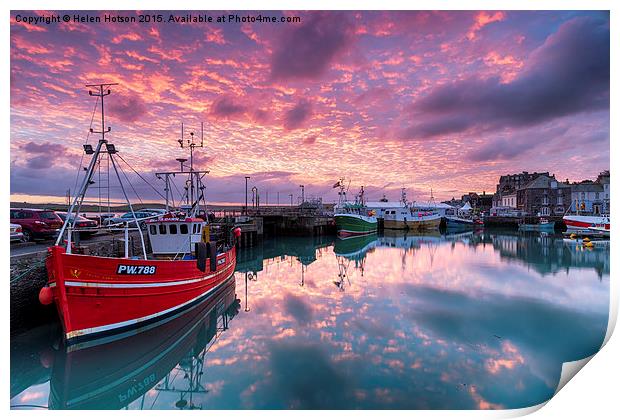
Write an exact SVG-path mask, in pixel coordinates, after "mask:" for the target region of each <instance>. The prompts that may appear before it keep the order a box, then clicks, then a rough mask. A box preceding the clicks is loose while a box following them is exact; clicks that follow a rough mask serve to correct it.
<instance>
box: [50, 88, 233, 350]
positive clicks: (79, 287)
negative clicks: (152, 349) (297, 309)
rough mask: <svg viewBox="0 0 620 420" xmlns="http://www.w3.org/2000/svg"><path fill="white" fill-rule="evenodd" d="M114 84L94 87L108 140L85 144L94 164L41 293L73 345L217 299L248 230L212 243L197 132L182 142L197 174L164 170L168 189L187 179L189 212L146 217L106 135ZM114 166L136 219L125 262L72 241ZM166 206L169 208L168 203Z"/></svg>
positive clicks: (127, 228)
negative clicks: (99, 181) (90, 195)
mask: <svg viewBox="0 0 620 420" xmlns="http://www.w3.org/2000/svg"><path fill="white" fill-rule="evenodd" d="M114 85H116V83H105V84H97V85H87V87H89V88H96V90H95V91H94V92H93V91H89V94H90V96H94V97H96V98H97V104H95V109H96V108H97V105H98V104H99V102H100V108H101V130H100V131H94V130H93V128H91V129H90V133H97V134H100V135H101V138H100V140H99V141H98V143H97V146H96V148H93V147H92V145H88V144H86V145H84V153H85V156H90V163H89V165H88V167H87V168H86V173H85V175H84V177H83V180H82V183H81V186H80V189H79V193H78V194H76V195H75V198H74V199H73V201H72V203H71V206H70V207H69V210H68V212H67V213H68V217H67V218H66V219H65V222H64V224H63V226H62V228H61V229H60V232H59V234H58V238H57V240H56V243H55V244H54V246H51V247H50V248H49V249H48V256H47V259H46V267H47V273H48V282H47V284H46V286H45V287H43V288H42V289H41V291H40V293H39V300H40V302H41V303H42V304H51V303H55V304H56V307H57V310H58V314H59V316H60V320H61V323H62V326H63V330H64V338H65V340H66V342H67V343H70V344H72V343H76V342H79V341H82V340H89V339H94V338H98V337H101V336H105V335H110V334H114V333H120V332H125V331H128V330H133V329H136V328H139V327H143V326H145V325H147V324H152V323H155V322H163V321H164V320H165V319H170V317H172V316H173V315H175V314H178V313H181V312H183V311H184V310H186V309H187V308H189V307H191V306H192V305H195V304H198V303H200V302H202V301H204V300H205V299H207V298H208V297H209V296H212V295H213V294H214V293H215V292H216V291H217V290H219V289H220V288H221V287H222V285H223V284H224V282H225V280H226V279H228V278H230V277H231V276H232V275H233V273H234V269H235V264H236V247H235V242H236V238H238V236H239V235H240V233H241V232H240V230H239V229H238V228H237V229H234V230H232V231H230V232H226V235H225V238H223V239H220V240H212V238H211V235H210V233H209V223H208V221H207V220H205V219H206V218H204V216H203V217H202V218H201V217H200V216H201V214H202V213H200V212H199V210H200V208H201V206H204V208H205V209H206V201H205V197H204V189H205V188H204V185H203V183H202V179H203V177H204V176H205V175H206V173H207V171H198V170H195V169H194V167H193V155H194V149H195V148H196V147H201V146H202V141H201V143H200V144H198V143H196V142H195V141H194V137H193V134H192V136H191V140H187V143H185V140H184V139H183V138H182V139H180V140H179V142H180V144H181V147H182V148H189V150H190V164H189V169H184V168H183V167H181V171H175V172H168V173H162V174H163V175H164V176H165V177H166V192H168V190H169V176H172V175H181V176H182V177H187V181H186V193H187V200H186V201H187V204H186V206H185V208H184V212H183V213H178V214H172V213H171V212H170V213H167V214H166V215H163V216H161V215H160V216H154V217H150V218H147V219H148V220H145V219H138V217H137V216H136V211H134V207H133V205H132V203H131V202H130V200H129V198H128V195H127V191H126V188H125V187H124V186H123V180H122V177H121V174H122V173H123V172H122V168H120V167H119V165H120V162H121V161H122V162H124V163H126V164H128V163H127V162H126V160H125V159H123V158H122V157H121V156H120V155H119V151H118V150H117V149H116V148H115V146H114V144H112V143H110V142H109V141H108V139H107V138H106V134H107V133H109V132H110V127H107V126H106V120H105V113H104V98H105V97H106V96H108V95H110V93H111V90H110V87H112V86H114ZM93 112H94V111H93ZM106 127H107V128H106ZM117 158H119V159H118V160H117ZM182 160H183V161H186V160H185V159H182ZM106 166H107V168H108V169H109V168H110V167H111V168H112V169H113V173H114V174H115V175H116V178H117V179H118V183H119V185H120V189H121V191H122V194H123V196H124V198H125V201H126V204H127V206H128V208H129V212H130V213H131V214H132V215H133V218H132V219H129V220H128V221H127V222H125V223H124V226H121V227H119V229H122V230H124V238H125V239H124V256H123V257H99V256H94V255H82V254H78V253H76V252H75V251H78V249H77V248H74V244H73V243H72V238H73V233H75V232H76V231H78V229H76V225H75V221H76V220H77V217H72V216H73V215H77V214H79V212H80V210H81V208H82V204H83V203H84V201H85V197H86V193H87V190H88V188H89V186H90V185H91V184H93V183H95V181H94V180H93V176H94V174H95V173H97V171H99V172H103V171H104V170H105V168H106ZM132 169H133V168H132ZM109 175H110V174H109V173H108V176H109ZM126 179H127V181H129V180H128V178H126ZM108 188H109V178H108ZM166 207H167V209H168V202H166ZM143 222H146V226H147V234H148V239H149V240H150V244H151V247H152V250H153V252H152V253H149V254H147V246H146V241H145V238H144V232H143V231H142V229H141V225H144V224H145V223H143ZM130 231H132V233H133V232H137V233H138V236H139V238H140V244H141V248H142V249H141V255H140V256H134V257H132V256H130V255H129V248H130V238H129V237H130V235H129V232H130Z"/></svg>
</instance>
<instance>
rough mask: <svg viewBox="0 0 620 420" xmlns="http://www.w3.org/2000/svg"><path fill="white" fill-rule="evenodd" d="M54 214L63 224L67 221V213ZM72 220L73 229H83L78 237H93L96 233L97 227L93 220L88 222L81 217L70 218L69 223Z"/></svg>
mask: <svg viewBox="0 0 620 420" xmlns="http://www.w3.org/2000/svg"><path fill="white" fill-rule="evenodd" d="M56 214H57V215H58V217H60V218H61V219H62V221H63V222H64V221H65V220H66V219H67V212H64V211H57V212H56ZM74 218H75V220H76V222H75V227H76V228H79V229H84V230H83V231H82V232H80V237H82V238H84V237H87V236H91V235H93V234H94V233H95V232H96V230H95V229H97V226H99V225H98V224H97V222H96V221H95V220H90V219H87V218H86V217H83V216H77V218H76V217H75V216H71V218H70V220H71V222H73V219H74ZM86 229H88V230H86Z"/></svg>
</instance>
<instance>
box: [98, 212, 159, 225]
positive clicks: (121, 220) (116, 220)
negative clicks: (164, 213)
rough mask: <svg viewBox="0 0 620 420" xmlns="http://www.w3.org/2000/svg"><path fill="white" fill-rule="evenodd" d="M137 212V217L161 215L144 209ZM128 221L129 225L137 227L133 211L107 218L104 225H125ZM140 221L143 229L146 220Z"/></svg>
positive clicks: (145, 217) (144, 217)
mask: <svg viewBox="0 0 620 420" xmlns="http://www.w3.org/2000/svg"><path fill="white" fill-rule="evenodd" d="M135 214H136V218H137V219H147V218H149V217H154V216H160V214H159V213H154V212H150V211H144V210H140V211H136V212H135ZM127 222H129V223H128V224H129V227H132V226H134V227H135V225H136V222H135V221H134V216H133V214H132V213H131V212H129V213H125V214H123V215H122V216H121V217H111V218H109V219H106V220H104V221H103V226H110V225H118V226H117V227H123V226H125V223H127ZM139 223H140V228H141V229H145V228H146V222H145V221H144V220H139Z"/></svg>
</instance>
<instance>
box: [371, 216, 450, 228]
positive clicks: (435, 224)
mask: <svg viewBox="0 0 620 420" xmlns="http://www.w3.org/2000/svg"><path fill="white" fill-rule="evenodd" d="M440 223H441V216H439V215H437V216H436V217H421V218H414V219H413V220H409V219H407V220H384V221H383V227H384V228H385V229H396V230H413V231H418V232H425V231H433V230H438V229H439V224H440Z"/></svg>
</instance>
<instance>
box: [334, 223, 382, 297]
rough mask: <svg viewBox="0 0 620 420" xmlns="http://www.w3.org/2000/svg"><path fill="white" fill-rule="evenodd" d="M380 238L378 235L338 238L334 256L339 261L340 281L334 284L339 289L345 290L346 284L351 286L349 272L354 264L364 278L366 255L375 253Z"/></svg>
mask: <svg viewBox="0 0 620 420" xmlns="http://www.w3.org/2000/svg"><path fill="white" fill-rule="evenodd" d="M377 242H378V238H377V234H376V233H372V234H369V235H362V236H349V237H345V238H341V237H338V238H336V242H335V243H334V254H335V255H336V260H337V261H338V280H337V281H334V284H335V285H336V287H338V289H340V290H344V288H345V284H346V283H347V282H348V283H349V284H351V281H350V280H349V277H348V275H347V271H348V270H349V266H350V264H351V263H352V262H353V263H354V265H355V266H354V268H355V269H356V270H359V271H360V275H361V276H362V277H364V263H365V261H366V255H367V254H368V253H369V252H373V250H374V249H375V247H376V246H377Z"/></svg>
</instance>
